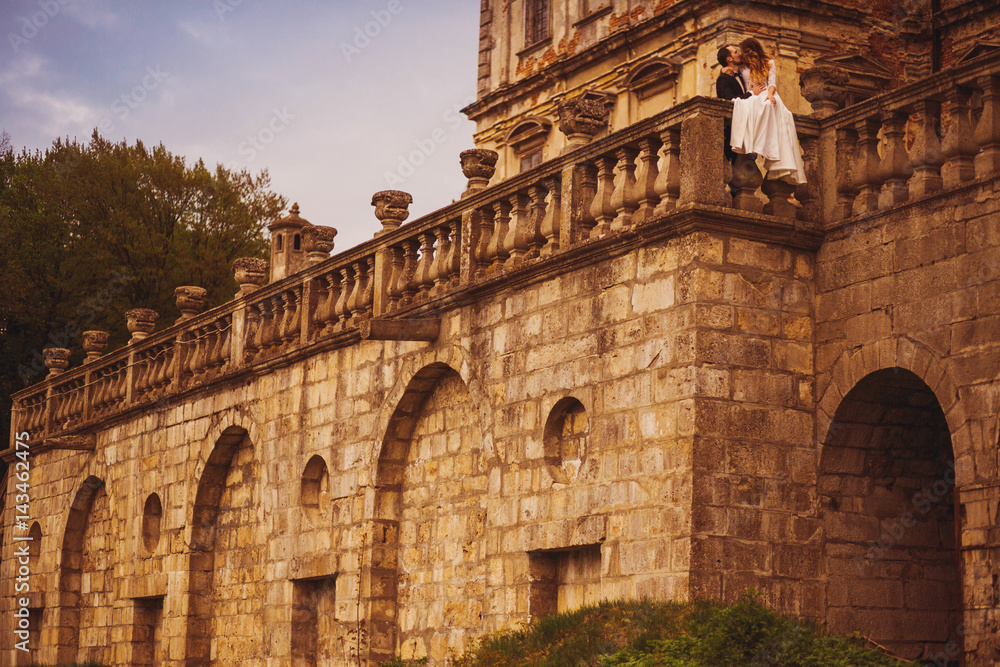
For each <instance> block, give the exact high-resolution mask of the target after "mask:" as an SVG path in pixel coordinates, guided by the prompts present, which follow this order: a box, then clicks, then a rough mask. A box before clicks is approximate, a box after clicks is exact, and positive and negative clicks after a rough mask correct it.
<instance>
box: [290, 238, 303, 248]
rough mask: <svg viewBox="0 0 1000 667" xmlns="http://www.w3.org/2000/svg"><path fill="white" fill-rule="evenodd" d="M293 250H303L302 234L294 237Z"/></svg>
mask: <svg viewBox="0 0 1000 667" xmlns="http://www.w3.org/2000/svg"><path fill="white" fill-rule="evenodd" d="M292 250H302V236H301V235H300V234H296V235H295V236H293V237H292Z"/></svg>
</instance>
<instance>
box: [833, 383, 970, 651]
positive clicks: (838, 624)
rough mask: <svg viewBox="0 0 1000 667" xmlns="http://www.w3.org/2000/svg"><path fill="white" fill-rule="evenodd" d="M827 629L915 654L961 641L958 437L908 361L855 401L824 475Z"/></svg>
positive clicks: (855, 392)
mask: <svg viewBox="0 0 1000 667" xmlns="http://www.w3.org/2000/svg"><path fill="white" fill-rule="evenodd" d="M817 485H818V490H819V495H820V498H819V499H820V517H821V521H822V525H823V530H824V537H825V543H824V550H825V551H824V564H825V570H826V577H827V590H826V600H827V624H828V625H829V627H830V628H831V629H832V630H833V631H835V632H838V633H846V632H853V631H861V632H863V633H864V634H865V635H866V636H869V637H871V638H872V639H873V640H874V641H876V642H878V643H880V644H882V645H884V646H887V647H889V648H890V649H891V650H892V651H893V652H894V653H895V654H897V655H900V656H903V657H906V658H907V659H917V658H921V657H928V656H935V655H940V654H941V653H942V651H945V650H946V649H947V646H948V644H949V642H954V643H955V645H957V646H961V642H962V639H961V623H962V613H961V610H962V603H961V583H960V571H959V565H958V562H959V561H958V549H957V541H958V539H957V528H958V526H957V522H956V514H957V513H956V508H955V459H954V452H953V447H952V438H951V433H950V431H949V428H948V423H947V421H946V419H945V415H944V412H943V411H942V409H941V405H940V404H939V403H938V400H937V397H936V396H935V394H934V392H933V391H932V390H931V388H930V387H928V386H927V385H926V384H925V383H924V381H923V380H921V379H920V377H918V376H917V375H915V374H914V373H912V372H910V371H908V370H905V369H903V368H889V369H884V370H879V371H875V372H873V373H870V374H869V375H867V376H865V377H863V378H862V379H861V380H860V381H858V382H857V384H856V385H855V386H854V387H853V388H852V389H851V390H850V391H849V392H848V393H847V395H846V396H844V398H843V400H842V401H841V403H840V405H839V406H838V407H837V409H836V412H835V414H834V419H833V422H832V424H831V426H830V428H829V430H828V431H827V435H826V440H825V442H824V443H823V449H822V453H821V456H820V467H819V477H818V480H817Z"/></svg>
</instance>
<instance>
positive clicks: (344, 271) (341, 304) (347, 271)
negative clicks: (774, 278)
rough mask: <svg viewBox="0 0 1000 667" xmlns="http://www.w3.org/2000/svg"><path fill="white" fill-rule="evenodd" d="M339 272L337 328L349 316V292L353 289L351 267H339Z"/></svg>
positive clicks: (340, 326)
mask: <svg viewBox="0 0 1000 667" xmlns="http://www.w3.org/2000/svg"><path fill="white" fill-rule="evenodd" d="M339 273H340V280H339V283H340V294H339V295H338V297H337V306H336V313H337V315H336V323H337V327H338V328H342V327H343V326H344V325H346V323H347V320H349V319H350V317H351V310H350V308H348V304H349V303H350V300H351V292H353V291H354V272H353V271H351V267H349V266H344V267H341V268H340V271H339Z"/></svg>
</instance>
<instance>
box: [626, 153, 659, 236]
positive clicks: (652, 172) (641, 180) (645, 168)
mask: <svg viewBox="0 0 1000 667" xmlns="http://www.w3.org/2000/svg"><path fill="white" fill-rule="evenodd" d="M659 145H660V143H659V142H658V141H657V140H656V139H655V138H653V137H646V138H644V139H640V140H639V160H638V164H639V166H638V169H636V172H635V190H634V193H635V199H636V204H637V206H638V208H637V209H636V211H635V213H633V214H632V220H633V222H636V223H639V222H644V221H646V220H649V219H650V218H652V217H653V211H655V210H656V204H657V203H658V202H659V201H660V199H659V197H658V196H657V194H656V180H657V177H658V176H659V170H658V169H657V162H658V161H659V156H658V155H657V150H658V148H659Z"/></svg>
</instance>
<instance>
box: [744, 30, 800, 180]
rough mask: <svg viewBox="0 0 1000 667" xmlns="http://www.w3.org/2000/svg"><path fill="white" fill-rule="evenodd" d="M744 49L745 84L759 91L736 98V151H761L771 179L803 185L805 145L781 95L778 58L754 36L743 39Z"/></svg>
mask: <svg viewBox="0 0 1000 667" xmlns="http://www.w3.org/2000/svg"><path fill="white" fill-rule="evenodd" d="M740 51H741V54H740V56H741V65H742V67H741V69H740V74H741V75H742V76H743V83H744V85H745V87H746V89H747V90H751V91H753V92H754V93H755V94H754V95H753V96H751V97H749V98H747V99H742V100H741V99H735V100H733V102H734V106H733V132H732V142H731V143H732V147H733V151H734V152H736V153H757V154H758V155H760V156H762V157H763V158H764V169H765V170H767V177H768V178H770V179H781V180H784V181H787V182H789V183H793V184H796V185H801V184H803V183H805V182H806V174H805V168H804V167H803V166H802V148H801V147H800V146H799V138H798V135H797V134H796V132H795V119H794V118H793V117H792V112H791V111H789V110H788V109H787V108H786V107H785V105H784V103H783V102H782V101H781V97H779V96H778V90H777V86H776V85H775V68H774V61H773V60H771V59H769V58H768V57H767V55H766V54H765V53H764V47H763V46H761V43H760V42H758V41H757V40H756V39H753V38H752V37H751V38H749V39H744V40H743V41H742V42H740Z"/></svg>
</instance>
